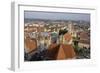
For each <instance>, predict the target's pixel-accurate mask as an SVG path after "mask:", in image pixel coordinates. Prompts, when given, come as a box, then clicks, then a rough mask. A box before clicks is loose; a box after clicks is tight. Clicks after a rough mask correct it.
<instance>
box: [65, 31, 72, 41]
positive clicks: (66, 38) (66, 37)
mask: <svg viewBox="0 0 100 73" xmlns="http://www.w3.org/2000/svg"><path fill="white" fill-rule="evenodd" d="M64 38H65V40H67V41H68V42H69V41H70V40H71V39H72V36H71V34H70V33H66V34H65V35H64Z"/></svg>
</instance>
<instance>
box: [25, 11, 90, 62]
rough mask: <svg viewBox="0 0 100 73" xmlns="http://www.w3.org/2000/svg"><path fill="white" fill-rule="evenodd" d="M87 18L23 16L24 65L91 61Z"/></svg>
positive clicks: (76, 15)
mask: <svg viewBox="0 0 100 73" xmlns="http://www.w3.org/2000/svg"><path fill="white" fill-rule="evenodd" d="M90 51H91V45H90V15H89V14H83V13H60V12H57V13H56V12H34V11H33V12H32V11H25V12H24V61H46V60H67V59H90V58H91V52H90Z"/></svg>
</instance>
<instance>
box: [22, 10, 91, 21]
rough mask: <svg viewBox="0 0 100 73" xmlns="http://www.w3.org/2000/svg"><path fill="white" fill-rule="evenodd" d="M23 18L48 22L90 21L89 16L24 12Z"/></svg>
mask: <svg viewBox="0 0 100 73" xmlns="http://www.w3.org/2000/svg"><path fill="white" fill-rule="evenodd" d="M24 18H30V19H49V20H83V21H90V14H85V13H61V12H39V11H24Z"/></svg>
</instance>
